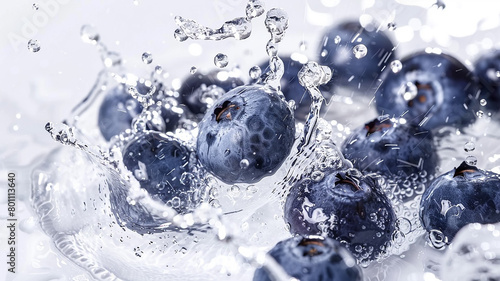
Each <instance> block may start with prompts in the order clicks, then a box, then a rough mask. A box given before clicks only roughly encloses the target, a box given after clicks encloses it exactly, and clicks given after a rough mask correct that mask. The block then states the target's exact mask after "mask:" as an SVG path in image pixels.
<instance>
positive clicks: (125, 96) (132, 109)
mask: <svg viewBox="0 0 500 281" xmlns="http://www.w3.org/2000/svg"><path fill="white" fill-rule="evenodd" d="M129 87H130V86H129V85H126V84H120V85H118V86H116V87H115V88H113V89H111V90H110V91H109V92H108V93H107V94H106V96H105V97H104V99H103V101H102V103H101V106H100V107H99V115H98V125H99V129H100V131H101V134H102V136H103V137H104V138H105V139H106V140H108V141H109V140H110V139H111V138H112V137H113V136H116V135H118V134H120V133H122V132H123V131H125V130H127V129H130V128H131V124H132V121H133V120H134V118H135V117H136V116H137V115H139V114H140V113H141V112H142V109H143V107H142V105H141V104H140V103H139V102H138V101H137V100H136V99H134V98H133V97H132V95H130V94H129V93H128V88H129ZM136 88H137V90H138V92H139V93H141V94H146V93H148V92H149V90H150V88H149V87H147V86H145V85H144V84H143V83H140V82H138V83H137V84H136ZM161 91H163V89H162V88H161V85H158V87H157V91H156V92H155V94H154V96H159V95H161ZM174 103H177V101H175V102H174ZM154 109H155V110H157V111H158V112H159V114H160V115H161V117H162V118H163V120H164V121H165V127H164V128H161V131H162V132H164V131H172V130H174V129H175V128H176V127H177V123H178V122H179V120H180V118H181V116H182V109H180V108H177V109H175V110H173V108H172V107H171V104H166V105H163V106H161V107H159V106H156V105H155V107H154ZM148 129H157V128H155V127H154V126H152V125H151V124H148Z"/></svg>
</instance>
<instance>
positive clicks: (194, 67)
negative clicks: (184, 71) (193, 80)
mask: <svg viewBox="0 0 500 281" xmlns="http://www.w3.org/2000/svg"><path fill="white" fill-rule="evenodd" d="M196 71H198V68H196V66H191V69H189V73H191V74H195V73H196Z"/></svg>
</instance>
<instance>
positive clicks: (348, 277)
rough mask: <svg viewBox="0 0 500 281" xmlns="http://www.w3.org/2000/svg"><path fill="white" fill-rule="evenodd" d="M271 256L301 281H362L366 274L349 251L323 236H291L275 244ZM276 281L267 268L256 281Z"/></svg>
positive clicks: (255, 276)
mask: <svg viewBox="0 0 500 281" xmlns="http://www.w3.org/2000/svg"><path fill="white" fill-rule="evenodd" d="M268 254H269V255H270V256H271V257H273V258H274V259H275V260H276V262H277V263H278V264H279V265H281V267H283V269H284V270H285V272H286V273H287V274H288V275H290V276H291V277H294V278H297V279H299V280H301V281H320V280H324V281H327V280H328V281H361V280H363V274H362V271H361V269H360V268H359V267H358V266H357V265H356V263H355V260H354V259H353V258H352V256H351V254H350V253H349V251H347V250H346V249H345V248H344V247H343V246H342V245H340V243H339V242H337V241H335V240H333V239H330V238H328V237H327V238H323V237H320V236H318V237H316V236H311V237H306V238H304V237H300V236H296V237H292V238H289V239H287V240H283V241H281V242H279V243H278V244H276V246H274V248H272V249H271V250H270V251H269V252H268ZM271 280H274V279H273V278H271V277H270V276H269V273H268V272H267V271H266V270H265V269H264V268H259V269H257V270H256V271H255V274H254V276H253V281H271Z"/></svg>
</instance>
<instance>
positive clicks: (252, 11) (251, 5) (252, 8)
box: [245, 0, 265, 19]
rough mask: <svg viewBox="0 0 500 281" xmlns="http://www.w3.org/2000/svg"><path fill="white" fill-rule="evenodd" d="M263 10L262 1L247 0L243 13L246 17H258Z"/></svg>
mask: <svg viewBox="0 0 500 281" xmlns="http://www.w3.org/2000/svg"><path fill="white" fill-rule="evenodd" d="M264 11H265V9H264V2H262V1H260V0H249V1H248V3H247V6H246V8H245V13H246V15H247V18H248V19H253V18H256V17H259V16H261V15H262V14H263V13H264Z"/></svg>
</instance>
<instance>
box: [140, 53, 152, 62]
mask: <svg viewBox="0 0 500 281" xmlns="http://www.w3.org/2000/svg"><path fill="white" fill-rule="evenodd" d="M142 62H144V63H145V64H150V63H152V62H153V55H151V53H150V52H144V53H142Z"/></svg>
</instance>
